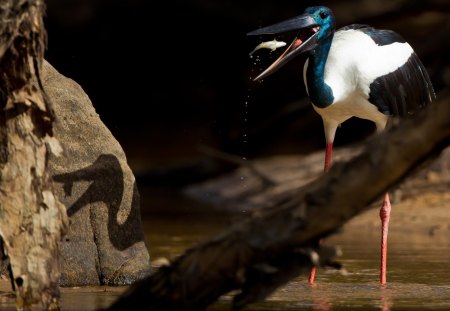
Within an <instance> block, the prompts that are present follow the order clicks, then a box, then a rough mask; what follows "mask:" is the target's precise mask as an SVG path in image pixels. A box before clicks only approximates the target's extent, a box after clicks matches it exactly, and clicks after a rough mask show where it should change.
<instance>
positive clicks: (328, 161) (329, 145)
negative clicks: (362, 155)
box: [308, 142, 333, 285]
mask: <svg viewBox="0 0 450 311" xmlns="http://www.w3.org/2000/svg"><path fill="white" fill-rule="evenodd" d="M332 158H333V143H332V142H331V143H327V145H326V148H325V166H324V171H325V173H327V172H328V171H329V170H330V167H331V160H332ZM315 277H316V267H312V268H311V272H310V273H309V279H308V283H309V284H310V285H312V284H314V278H315Z"/></svg>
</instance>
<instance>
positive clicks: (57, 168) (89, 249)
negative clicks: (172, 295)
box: [42, 62, 151, 286]
mask: <svg viewBox="0 0 450 311" xmlns="http://www.w3.org/2000/svg"><path fill="white" fill-rule="evenodd" d="M42 80H43V84H44V89H45V91H46V92H47V94H48V96H49V97H50V100H51V102H52V103H53V106H54V109H55V114H56V117H57V122H56V123H55V127H54V129H55V136H56V137H57V139H58V140H59V141H60V142H61V144H62V147H63V149H64V156H61V157H59V158H56V157H51V158H50V159H49V163H50V165H49V167H50V170H51V174H52V176H53V180H54V183H55V189H56V191H57V195H58V196H59V198H60V200H61V201H62V202H63V203H64V205H65V206H66V207H67V213H68V215H69V217H70V228H69V232H68V234H67V235H66V236H65V237H64V241H63V242H62V243H61V247H60V251H61V254H62V260H61V265H62V267H61V271H62V273H61V281H60V284H61V285H62V286H76V285H77V286H81V285H99V284H105V285H123V284H130V283H133V282H134V281H137V280H139V279H142V278H144V277H145V276H147V275H149V273H150V270H151V268H150V259H149V254H148V251H147V248H146V245H145V242H144V234H143V230H142V224H141V217H140V205H139V193H138V190H137V187H136V184H135V178H134V175H133V173H132V171H131V169H130V168H129V166H128V165H127V160H126V157H125V154H124V152H123V150H122V148H121V146H120V145H119V143H118V142H117V141H116V139H115V138H114V137H113V135H112V134H111V132H110V131H109V130H108V129H107V128H106V126H105V125H104V124H103V123H102V121H101V120H100V118H99V116H98V114H97V113H96V112H95V109H94V107H93V106H92V103H91V101H90V99H89V97H88V96H87V95H86V93H85V92H84V91H83V89H82V88H81V87H80V86H79V85H78V84H77V83H76V82H74V81H73V80H71V79H69V78H66V77H64V76H63V75H61V74H60V73H58V72H57V71H56V70H55V68H53V67H52V66H51V65H50V64H49V63H47V62H46V63H45V64H44V66H43V73H42Z"/></svg>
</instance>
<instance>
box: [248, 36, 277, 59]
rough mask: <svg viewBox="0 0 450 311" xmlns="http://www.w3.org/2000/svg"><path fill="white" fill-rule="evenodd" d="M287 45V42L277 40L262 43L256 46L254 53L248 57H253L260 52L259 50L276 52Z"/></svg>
mask: <svg viewBox="0 0 450 311" xmlns="http://www.w3.org/2000/svg"><path fill="white" fill-rule="evenodd" d="M285 45H286V42H284V41H277V40H275V39H273V40H272V41H266V42H262V43H260V44H258V45H257V46H256V48H255V49H254V50H253V51H251V52H250V53H249V54H248V55H249V56H250V57H252V55H253V53H255V52H256V51H258V50H259V49H270V50H272V51H275V50H276V49H278V48H280V47H282V46H285Z"/></svg>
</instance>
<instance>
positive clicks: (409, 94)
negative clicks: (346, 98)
mask: <svg viewBox="0 0 450 311" xmlns="http://www.w3.org/2000/svg"><path fill="white" fill-rule="evenodd" d="M434 99H435V93H434V90H433V85H432V84H431V81H430V78H429V77H428V74H427V72H426V69H425V67H424V66H423V64H422V63H421V61H420V59H419V57H418V56H417V55H416V53H412V54H411V56H410V57H409V59H408V61H407V62H406V63H405V64H404V65H402V66H401V67H399V68H398V69H397V70H395V71H393V72H391V73H388V74H386V75H384V76H381V77H379V78H377V79H375V80H374V81H373V82H372V84H371V85H370V93H369V101H370V102H371V103H372V104H374V105H375V106H377V107H378V110H380V111H381V112H382V113H384V114H386V115H392V116H407V115H412V114H413V113H414V112H416V111H417V110H418V109H420V108H423V107H424V106H426V105H427V104H429V103H431V102H432V101H433V100H434Z"/></svg>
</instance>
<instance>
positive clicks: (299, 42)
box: [247, 14, 320, 81]
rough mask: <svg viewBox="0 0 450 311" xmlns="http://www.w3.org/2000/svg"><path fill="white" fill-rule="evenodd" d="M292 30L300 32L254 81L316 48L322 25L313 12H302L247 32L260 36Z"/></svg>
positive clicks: (250, 34)
mask: <svg viewBox="0 0 450 311" xmlns="http://www.w3.org/2000/svg"><path fill="white" fill-rule="evenodd" d="M292 30H299V33H298V35H297V36H296V37H295V39H294V40H293V41H292V43H291V44H290V45H289V47H288V48H287V49H286V50H285V51H284V52H283V54H281V56H280V57H279V58H278V59H277V60H276V61H275V62H273V64H272V65H270V66H269V67H268V68H267V69H266V70H264V71H263V72H262V73H261V74H260V75H258V76H257V77H256V78H255V79H253V81H258V80H261V79H263V78H265V77H267V76H269V75H271V74H272V73H274V72H275V71H277V70H278V69H280V68H281V67H282V66H284V65H285V64H286V63H287V62H289V61H290V60H291V59H293V58H294V57H295V56H297V55H299V54H301V53H304V52H307V51H310V50H312V49H314V48H315V47H316V46H317V44H318V43H317V34H318V32H319V30H320V27H319V25H317V23H316V21H315V20H314V18H313V17H312V15H311V14H302V15H300V16H297V17H294V18H292V19H289V20H286V21H284V22H281V23H277V24H274V25H272V26H268V27H263V28H260V29H257V30H254V31H251V32H249V33H248V34H247V36H258V35H267V34H277V33H281V32H287V31H292Z"/></svg>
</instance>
